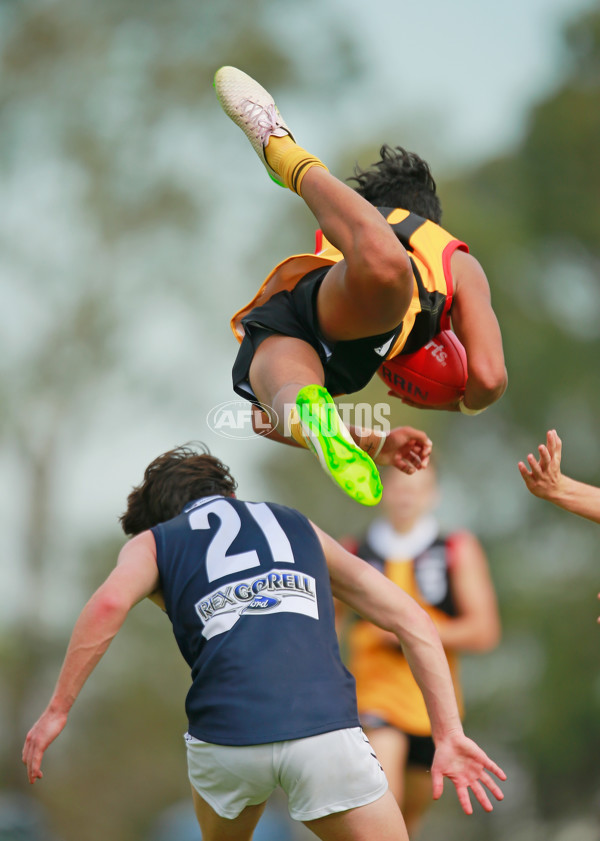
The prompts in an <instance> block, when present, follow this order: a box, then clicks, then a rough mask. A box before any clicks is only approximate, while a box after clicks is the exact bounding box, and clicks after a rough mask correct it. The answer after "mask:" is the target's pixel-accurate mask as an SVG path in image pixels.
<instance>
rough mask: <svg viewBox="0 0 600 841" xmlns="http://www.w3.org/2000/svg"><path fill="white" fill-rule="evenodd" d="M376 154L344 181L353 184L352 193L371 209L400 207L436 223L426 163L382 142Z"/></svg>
mask: <svg viewBox="0 0 600 841" xmlns="http://www.w3.org/2000/svg"><path fill="white" fill-rule="evenodd" d="M379 154H380V155H381V159H380V160H379V161H377V162H376V163H374V164H372V165H371V166H370V167H369V168H368V169H364V170H363V169H361V168H360V167H359V166H358V165H357V166H356V167H355V168H354V175H353V176H351V177H350V178H348V181H355V182H356V186H355V187H354V189H355V190H356V192H357V193H359V195H361V196H362V197H363V198H365V199H366V200H367V201H368V202H370V203H371V204H373V205H375V207H401V208H402V209H403V210H409V211H411V213H416V214H418V215H419V216H423V217H424V218H425V219H430V220H431V221H432V222H436V223H438V224H439V222H440V220H441V218H442V205H441V203H440V200H439V198H438V196H437V194H436V184H435V181H434V180H433V176H432V174H431V170H430V169H429V164H427V163H426V162H425V161H424V160H423V158H420V157H419V156H418V155H417V154H415V153H414V152H407V151H406V149H403V148H402V146H396V147H395V148H392V147H391V146H388V144H387V143H384V145H383V146H382V147H381V149H380V150H379ZM352 186H354V185H352Z"/></svg>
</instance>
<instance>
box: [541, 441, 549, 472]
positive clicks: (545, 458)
mask: <svg viewBox="0 0 600 841" xmlns="http://www.w3.org/2000/svg"><path fill="white" fill-rule="evenodd" d="M538 452H539V454H540V467H541V468H542V470H546V469H547V468H548V467H549V466H550V453H549V451H548V447H547V446H546V445H545V444H540V446H539V447H538Z"/></svg>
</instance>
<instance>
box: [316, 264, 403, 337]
mask: <svg viewBox="0 0 600 841" xmlns="http://www.w3.org/2000/svg"><path fill="white" fill-rule="evenodd" d="M411 295H412V276H411V278H410V280H408V279H405V280H404V282H403V283H402V284H400V283H399V284H398V285H396V284H387V285H386V284H381V283H380V284H377V283H371V282H369V278H365V279H364V281H363V280H362V279H361V278H360V274H359V273H358V272H356V271H355V272H354V274H351V272H350V269H349V267H348V265H347V263H346V261H345V260H342V261H340V262H339V263H336V264H335V266H332V268H331V269H330V270H329V271H328V272H327V274H326V275H325V277H324V278H323V282H322V283H321V287H320V289H319V292H318V294H317V316H318V319H319V327H320V329H321V332H322V333H323V336H324V338H325V339H327V340H328V341H331V342H339V341H351V340H352V339H363V338H365V337H366V336H377V335H379V334H380V333H387V332H388V330H393V329H394V328H395V327H397V326H398V325H399V324H400V322H401V321H402V320H403V318H404V316H405V315H406V311H407V309H408V306H409V304H410V300H411Z"/></svg>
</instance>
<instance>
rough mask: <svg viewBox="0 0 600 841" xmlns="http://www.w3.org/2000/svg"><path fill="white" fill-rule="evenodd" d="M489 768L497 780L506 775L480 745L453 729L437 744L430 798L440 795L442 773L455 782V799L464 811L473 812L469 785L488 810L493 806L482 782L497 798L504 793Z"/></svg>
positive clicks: (442, 779) (442, 780)
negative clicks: (431, 795)
mask: <svg viewBox="0 0 600 841" xmlns="http://www.w3.org/2000/svg"><path fill="white" fill-rule="evenodd" d="M489 771H491V772H492V773H493V774H495V775H496V777H498V779H499V780H505V779H506V774H505V773H504V771H503V770H502V768H500V767H499V766H498V765H496V763H495V762H494V761H493V760H491V759H490V758H489V756H487V754H486V753H485V752H484V751H482V750H481V748H480V747H479V745H477V744H476V743H475V742H474V741H473V740H472V739H469V738H467V736H465V734H464V733H462V732H454V733H452V734H451V735H450V736H448V738H446V739H444V740H442V741H440V742H438V743H437V745H436V750H435V756H434V759H433V765H432V767H431V777H432V783H433V799H434V800H438V799H439V798H440V797H441V796H442V791H443V788H444V777H448V779H450V780H452V782H453V783H454V787H455V788H456V794H457V796H458V800H459V802H460V805H461V806H462V808H463V811H464V812H465V814H467V815H472V814H473V806H472V804H471V799H470V797H469V789H471V791H472V792H473V794H474V795H475V797H476V798H477V800H478V801H479V803H480V804H481V805H482V807H483V808H484V809H485V811H486V812H491V811H492V810H493V808H494V807H493V806H492V804H491V802H490V799H489V797H488V793H487V791H486V789H485V788H484V786H485V787H486V788H487V789H488V790H489V791H490V792H491V793H492V794H493V795H494V797H495V798H496V800H502V799H503V798H504V795H503V794H502V791H501V789H500V787H499V785H498V783H497V782H496V781H495V780H494V779H493V777H491V776H490V774H489V773H488V772H489Z"/></svg>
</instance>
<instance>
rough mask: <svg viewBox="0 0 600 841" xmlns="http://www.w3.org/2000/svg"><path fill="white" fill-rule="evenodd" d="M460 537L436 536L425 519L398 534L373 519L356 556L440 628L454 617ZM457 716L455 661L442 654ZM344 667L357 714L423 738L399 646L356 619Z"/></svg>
mask: <svg viewBox="0 0 600 841" xmlns="http://www.w3.org/2000/svg"><path fill="white" fill-rule="evenodd" d="M460 539H461V535H460V533H457V534H454V535H450V536H448V537H443V536H440V535H439V533H438V528H437V522H436V521H435V519H434V518H433V517H428V518H425V519H423V520H422V521H420V523H419V524H417V527H416V528H415V530H413V533H411V534H409V535H408V536H406V537H405V536H401V537H400V536H398V535H396V533H395V532H393V530H392V528H391V526H390V525H389V524H388V523H387V522H385V521H376V522H375V523H373V526H372V527H371V529H370V530H369V532H368V534H367V537H366V538H365V540H364V541H363V542H362V543H361V544H359V545H358V546H357V547H355V550H356V554H357V555H359V557H362V558H363V559H364V560H366V561H367V562H368V563H370V564H371V565H372V566H374V567H375V568H377V569H379V571H380V572H382V573H383V574H384V575H385V576H386V577H387V578H389V579H390V580H391V581H393V582H394V583H395V584H397V585H398V586H399V587H401V588H402V589H403V590H404V591H405V592H407V593H408V594H409V595H410V596H412V597H413V598H414V599H415V600H416V601H417V602H418V603H419V604H420V605H421V607H422V608H423V609H424V610H425V611H426V612H427V613H428V614H429V615H430V616H431V618H432V619H433V620H434V622H436V624H440V623H442V622H444V621H446V620H447V619H448V617H451V616H454V615H455V613H456V609H455V605H454V602H453V599H452V588H451V569H452V565H453V563H454V562H455V549H456V546H457V544H458V542H459V541H460ZM446 656H447V658H448V663H449V665H450V672H451V675H452V680H453V683H454V689H455V693H456V697H457V700H458V704H459V709H460V712H461V715H462V712H463V706H462V693H461V687H460V682H459V674H458V659H457V656H456V654H455V653H454V652H452V651H446ZM347 660H348V668H349V669H350V671H351V672H352V674H353V675H354V678H355V680H356V694H357V701H358V711H359V715H367V714H369V715H375V716H377V717H379V718H381V719H383V720H384V721H386V722H387V723H388V724H390V725H391V726H393V727H396V728H398V729H399V730H402V731H403V732H405V733H409V734H412V735H415V736H429V735H430V734H431V724H430V722H429V716H428V714H427V709H426V707H425V701H424V700H423V695H422V694H421V690H420V689H419V687H418V685H417V682H416V681H415V679H414V677H413V675H412V672H411V670H410V667H409V665H408V662H407V660H406V658H405V657H404V654H403V653H402V649H401V647H400V645H396V644H394V643H393V642H390V640H389V637H387V636H385V634H384V632H382V631H381V630H380V629H379V628H377V627H375V626H374V625H372V624H371V623H369V622H367V621H365V620H363V619H360V618H357V620H356V621H355V622H353V623H352V625H351V628H350V630H349V633H348V638H347Z"/></svg>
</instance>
